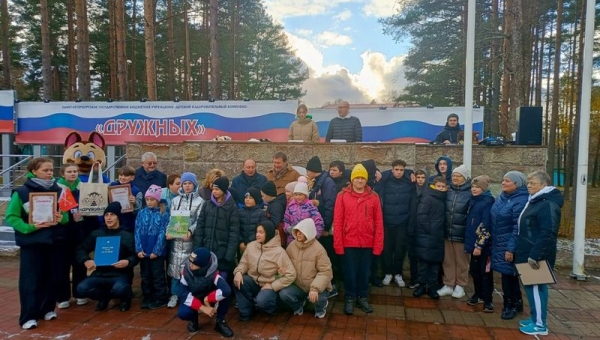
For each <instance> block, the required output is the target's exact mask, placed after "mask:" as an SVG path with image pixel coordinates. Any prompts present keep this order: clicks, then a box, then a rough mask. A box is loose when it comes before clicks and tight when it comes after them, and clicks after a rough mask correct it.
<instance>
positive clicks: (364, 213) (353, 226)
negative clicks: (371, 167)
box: [333, 184, 383, 255]
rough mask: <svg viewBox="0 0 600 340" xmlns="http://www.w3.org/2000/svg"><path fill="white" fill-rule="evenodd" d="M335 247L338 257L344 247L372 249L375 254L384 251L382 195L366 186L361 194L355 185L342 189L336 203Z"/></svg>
mask: <svg viewBox="0 0 600 340" xmlns="http://www.w3.org/2000/svg"><path fill="white" fill-rule="evenodd" d="M333 212H334V218H333V248H334V250H335V253H336V254H338V255H343V254H344V252H345V251H344V248H373V254H374V255H381V252H382V251H383V214H382V212H381V202H380V201H379V195H377V193H375V191H373V190H371V188H370V187H369V186H367V187H365V191H364V192H362V193H358V192H355V191H354V190H352V184H350V185H349V186H348V187H347V188H344V189H342V192H340V193H339V194H338V197H337V199H336V202H335V209H334V211H333Z"/></svg>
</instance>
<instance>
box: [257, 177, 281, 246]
mask: <svg viewBox="0 0 600 340" xmlns="http://www.w3.org/2000/svg"><path fill="white" fill-rule="evenodd" d="M260 192H261V195H262V199H263V202H264V203H265V206H266V209H267V211H266V212H267V219H268V220H269V221H271V223H273V225H274V226H275V228H276V229H277V230H278V231H279V237H280V238H281V244H285V243H286V236H285V233H284V232H283V215H284V214H285V208H286V206H287V199H286V197H285V192H284V193H283V194H279V195H277V188H276V187H275V183H274V182H272V181H267V183H265V185H263V187H262V188H261V189H260Z"/></svg>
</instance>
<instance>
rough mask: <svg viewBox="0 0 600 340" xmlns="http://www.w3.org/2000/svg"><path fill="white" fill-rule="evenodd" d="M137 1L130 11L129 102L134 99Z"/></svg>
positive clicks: (135, 86) (134, 1) (134, 0)
mask: <svg viewBox="0 0 600 340" xmlns="http://www.w3.org/2000/svg"><path fill="white" fill-rule="evenodd" d="M136 24H137V0H133V5H132V11H131V44H129V45H130V46H131V54H130V58H131V59H130V60H131V64H128V66H127V67H129V100H135V99H137V98H136V88H137V84H136V80H137V78H136V71H137V57H136V45H137V44H136V42H137V28H136Z"/></svg>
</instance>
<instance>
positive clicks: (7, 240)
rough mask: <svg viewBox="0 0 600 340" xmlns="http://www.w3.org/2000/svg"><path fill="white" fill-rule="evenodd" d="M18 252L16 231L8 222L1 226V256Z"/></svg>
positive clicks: (14, 254) (15, 254) (13, 254)
mask: <svg viewBox="0 0 600 340" xmlns="http://www.w3.org/2000/svg"><path fill="white" fill-rule="evenodd" d="M3 222H5V221H3ZM4 224H5V223H4ZM18 254H19V247H17V245H16V244H15V231H14V230H13V228H11V227H7V226H6V224H5V225H3V226H0V256H17V255H18Z"/></svg>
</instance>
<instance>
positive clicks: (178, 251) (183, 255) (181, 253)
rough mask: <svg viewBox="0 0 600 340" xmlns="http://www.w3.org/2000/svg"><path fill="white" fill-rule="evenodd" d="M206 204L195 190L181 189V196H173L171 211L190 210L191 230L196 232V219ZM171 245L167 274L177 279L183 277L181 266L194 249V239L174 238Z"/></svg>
mask: <svg viewBox="0 0 600 340" xmlns="http://www.w3.org/2000/svg"><path fill="white" fill-rule="evenodd" d="M204 204H205V202H204V200H203V199H202V197H200V195H198V192H197V191H196V190H195V188H194V191H192V192H191V193H189V194H185V193H183V191H182V190H181V189H180V190H179V196H177V197H175V198H173V201H172V202H171V212H173V211H189V212H190V228H189V230H190V232H191V233H192V235H193V234H194V230H196V221H197V220H198V216H199V215H200V210H201V209H202V206H203V205H204ZM169 243H170V246H169V251H170V253H169V266H168V268H167V274H168V275H169V276H170V277H172V278H175V279H179V278H181V266H182V265H183V263H184V262H185V260H186V259H187V258H188V256H190V253H191V252H192V251H193V250H194V248H193V245H192V240H191V239H190V240H188V241H184V240H183V239H181V238H177V239H173V240H171V241H170V242H169Z"/></svg>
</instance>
